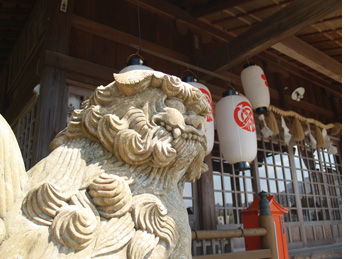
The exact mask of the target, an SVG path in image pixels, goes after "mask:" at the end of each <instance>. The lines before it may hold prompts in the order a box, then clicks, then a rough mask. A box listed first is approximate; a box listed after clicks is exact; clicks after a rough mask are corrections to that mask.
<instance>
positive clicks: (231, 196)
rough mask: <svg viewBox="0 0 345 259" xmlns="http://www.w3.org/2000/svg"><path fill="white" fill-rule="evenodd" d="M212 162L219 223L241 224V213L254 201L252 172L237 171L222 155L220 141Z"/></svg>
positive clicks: (217, 143) (216, 146) (214, 149)
mask: <svg viewBox="0 0 345 259" xmlns="http://www.w3.org/2000/svg"><path fill="white" fill-rule="evenodd" d="M212 162H213V186H214V198H215V205H216V216H217V223H218V224H219V225H223V224H241V223H242V217H241V211H243V210H244V209H246V208H247V207H248V206H249V205H250V204H251V203H252V202H253V200H254V195H255V192H254V189H253V178H254V177H253V175H252V170H251V169H248V170H238V169H236V170H235V168H234V166H233V165H231V164H229V163H228V162H227V161H226V160H225V159H224V158H223V156H222V155H221V153H220V147H219V142H218V141H215V144H214V148H213V151H212Z"/></svg>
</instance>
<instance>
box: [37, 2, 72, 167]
mask: <svg viewBox="0 0 345 259" xmlns="http://www.w3.org/2000/svg"><path fill="white" fill-rule="evenodd" d="M61 3H62V2H61V0H50V8H49V10H48V12H49V14H48V17H49V26H48V29H47V33H46V41H45V44H44V49H45V50H51V51H54V52H58V53H62V54H68V50H69V39H70V28H71V18H72V13H73V4H74V1H73V0H69V1H68V5H67V6H66V8H65V9H61ZM40 62H41V64H42V65H41V68H42V69H41V71H40V76H41V78H40V85H41V89H40V98H39V101H38V107H37V123H36V128H35V148H34V150H35V152H34V154H33V160H34V162H38V161H39V160H41V159H42V158H44V157H45V156H47V155H48V154H49V153H50V150H49V144H50V142H51V141H52V140H53V138H54V137H55V135H56V134H57V133H58V132H59V131H61V130H62V129H63V128H65V126H66V114H67V105H68V87H66V72H65V71H64V70H61V69H57V68H54V67H51V66H46V65H45V64H44V56H43V58H42V60H40Z"/></svg>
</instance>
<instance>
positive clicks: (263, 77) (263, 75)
mask: <svg viewBox="0 0 345 259" xmlns="http://www.w3.org/2000/svg"><path fill="white" fill-rule="evenodd" d="M261 78H262V79H263V80H264V81H265V85H266V86H267V87H268V83H267V80H266V76H265V74H261Z"/></svg>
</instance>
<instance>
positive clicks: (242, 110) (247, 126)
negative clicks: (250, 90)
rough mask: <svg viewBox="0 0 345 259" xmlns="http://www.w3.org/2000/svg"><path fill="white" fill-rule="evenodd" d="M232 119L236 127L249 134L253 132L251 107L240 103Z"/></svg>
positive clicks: (253, 124) (253, 123)
mask: <svg viewBox="0 0 345 259" xmlns="http://www.w3.org/2000/svg"><path fill="white" fill-rule="evenodd" d="M234 119H235V121H236V123H237V125H238V126H240V127H241V128H242V129H244V130H247V131H249V132H254V131H255V121H254V116H253V110H252V107H251V106H250V104H249V103H248V102H240V103H239V104H237V106H236V108H235V111H234Z"/></svg>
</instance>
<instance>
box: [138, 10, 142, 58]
mask: <svg viewBox="0 0 345 259" xmlns="http://www.w3.org/2000/svg"><path fill="white" fill-rule="evenodd" d="M137 15H138V34H139V49H138V52H139V50H141V46H142V42H141V25H140V12H139V5H137Z"/></svg>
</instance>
